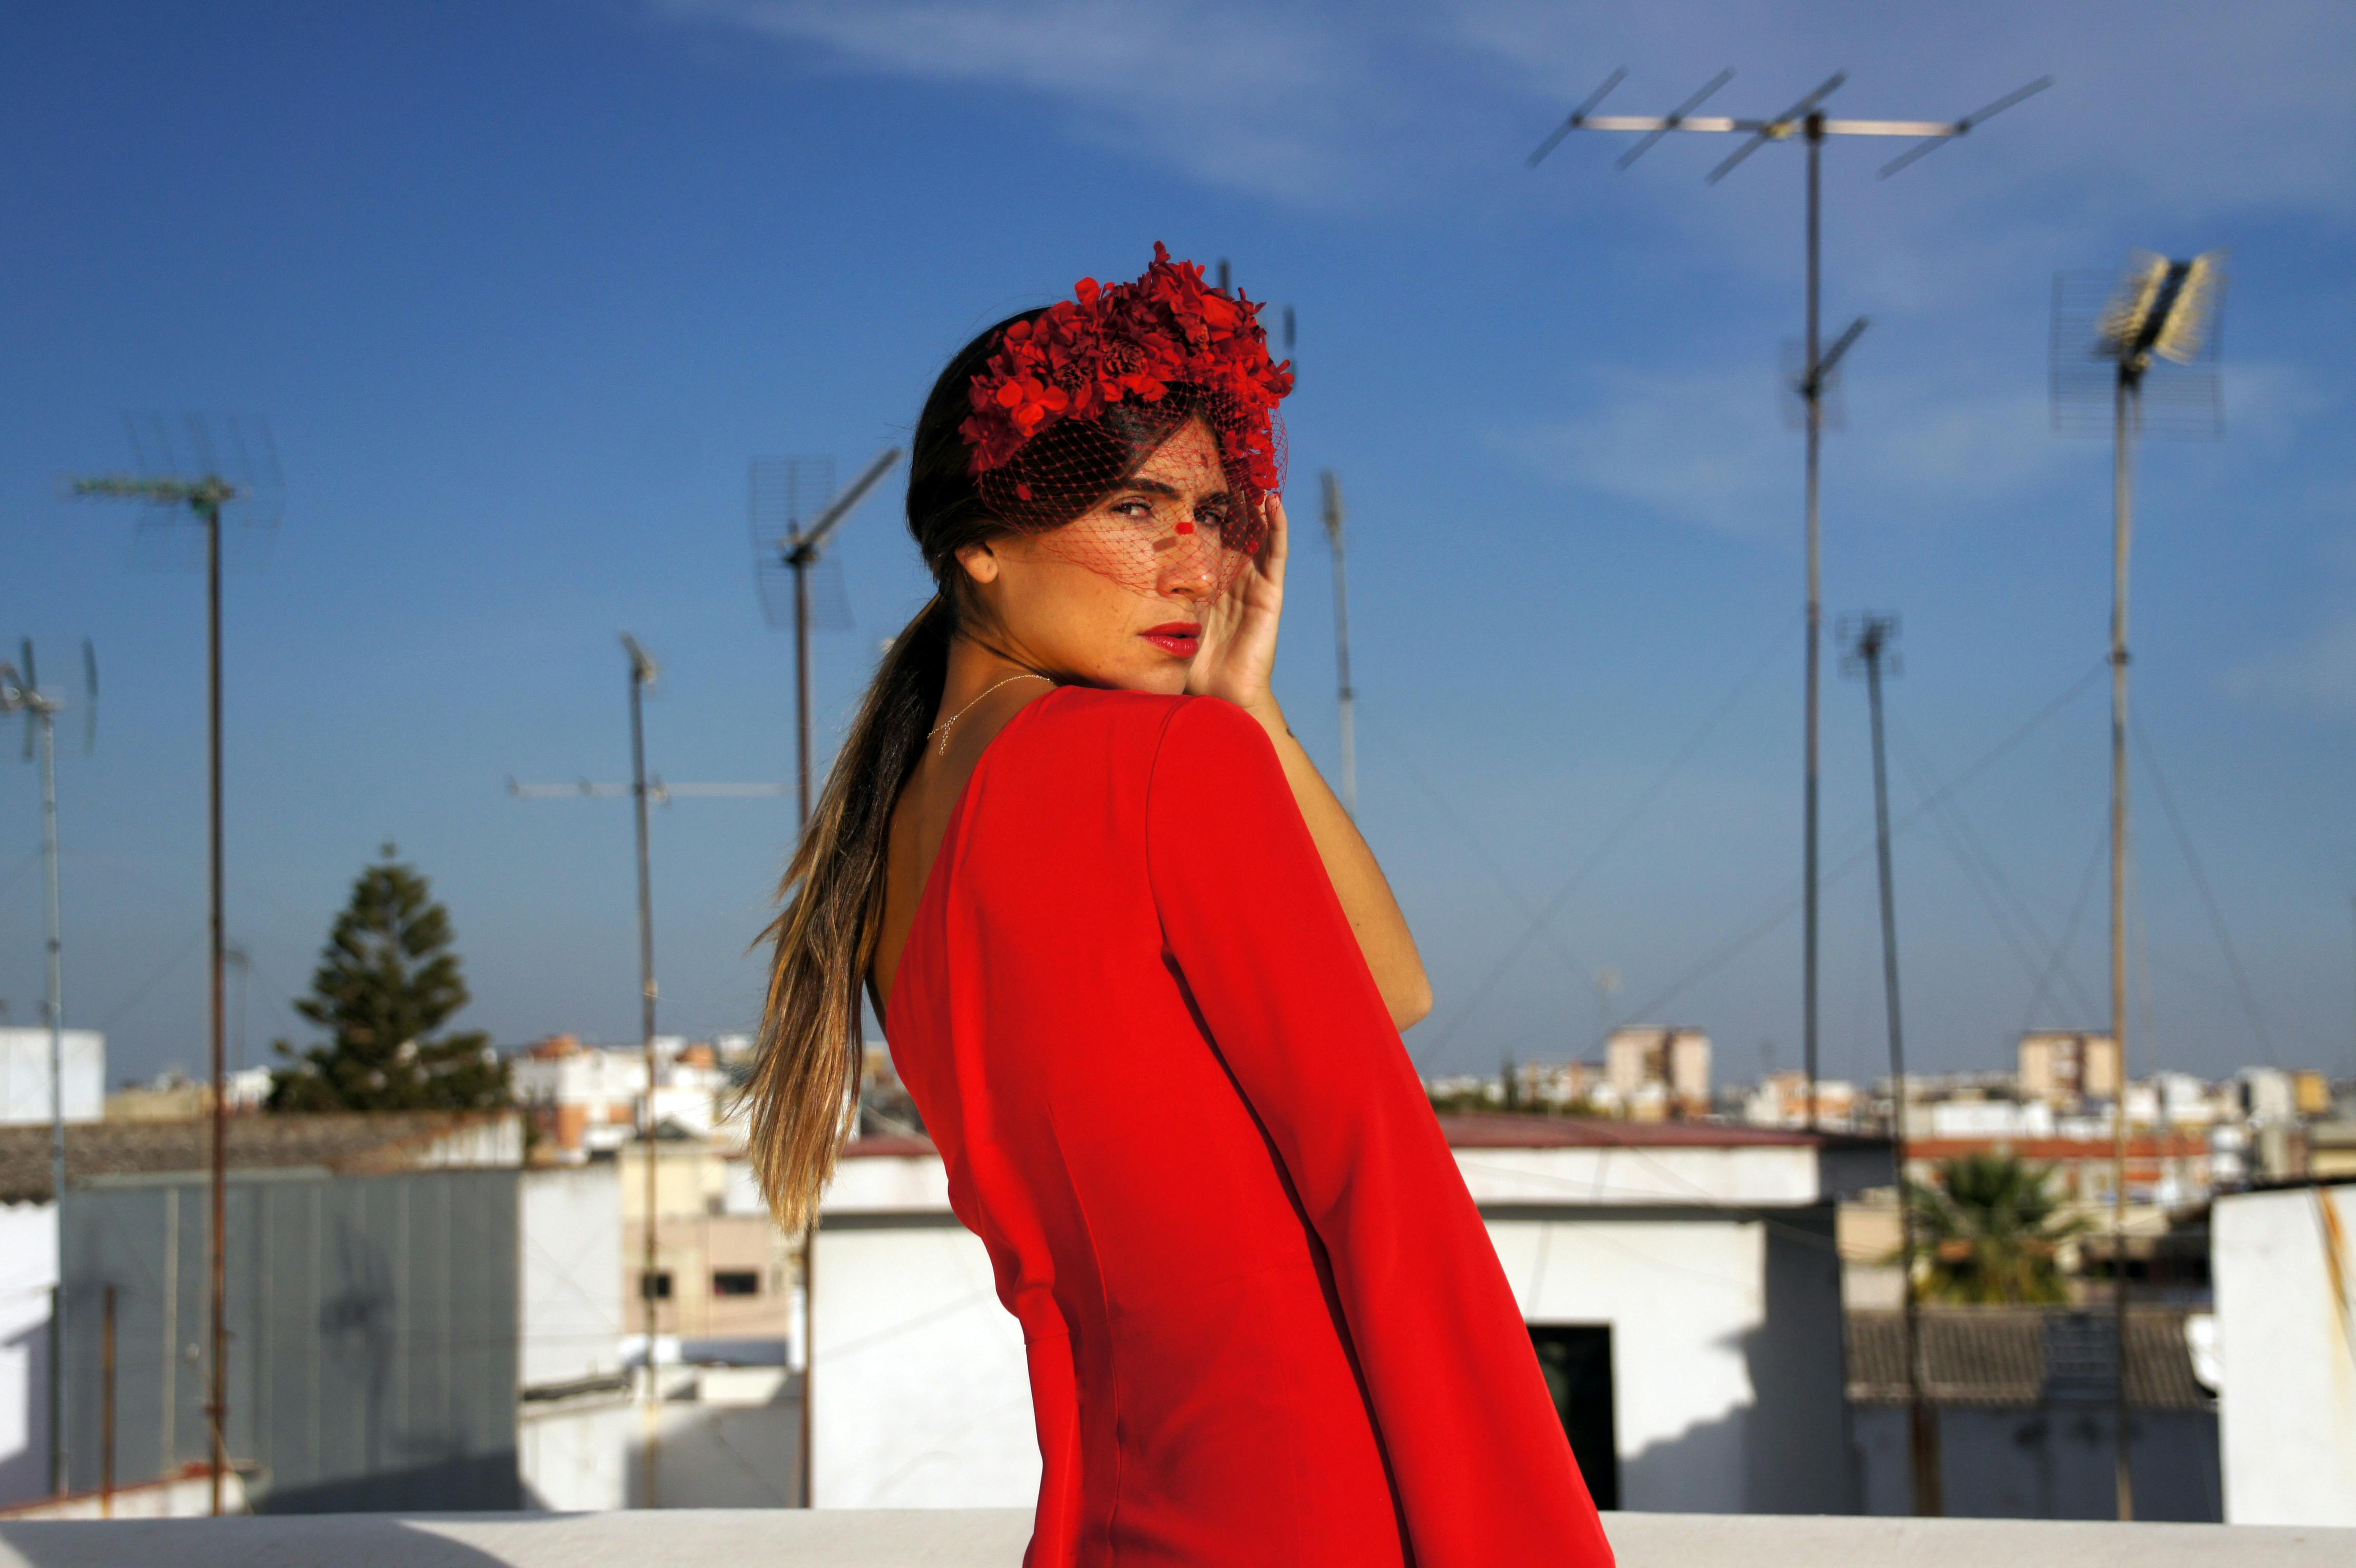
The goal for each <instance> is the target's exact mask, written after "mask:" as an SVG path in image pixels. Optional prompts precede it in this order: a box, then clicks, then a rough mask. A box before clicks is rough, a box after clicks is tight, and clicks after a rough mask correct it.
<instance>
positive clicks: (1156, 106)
mask: <svg viewBox="0 0 2356 1568" xmlns="http://www.w3.org/2000/svg"><path fill="white" fill-rule="evenodd" d="M653 3H654V5H655V6H656V8H657V9H658V10H659V12H661V13H663V14H665V15H668V16H672V17H675V18H678V19H680V20H685V21H699V22H704V23H711V24H718V25H722V26H732V27H741V28H744V29H746V30H748V31H751V32H754V33H756V34H759V35H761V36H764V37H766V38H771V39H773V40H775V41H776V42H777V43H779V44H781V45H787V46H798V47H799V48H801V49H803V50H804V51H808V52H815V54H816V55H817V57H818V58H819V59H822V60H825V61H826V62H828V63H829V64H830V65H831V66H832V67H834V68H835V69H840V70H862V71H868V72H873V73H876V74H881V75H886V76H897V77H903V78H908V79H912V80H916V81H956V82H967V83H974V84H979V85H984V86H997V87H1002V88H1010V89H1013V90H1016V91H1027V92H1031V93H1033V94H1036V95H1037V96H1039V97H1041V98H1043V99H1045V100H1046V101H1048V102H1053V103H1055V104H1057V105H1060V106H1061V107H1063V108H1065V109H1066V110H1067V111H1069V112H1070V119H1069V125H1070V131H1071V134H1073V135H1074V137H1075V138H1076V139H1078V140H1082V141H1090V142H1097V143H1110V144H1113V145H1125V146H1126V147H1127V148H1128V149H1129V150H1130V151H1133V152H1136V153H1139V154H1141V155H1142V156H1146V157H1148V158H1151V159H1153V160H1155V161H1159V162H1163V163H1166V164H1169V165H1172V166H1175V167H1176V168H1177V169H1179V170H1180V171H1181V172H1182V173H1184V174H1186V175H1188V176H1190V177H1194V178H1196V179H1198V180H1201V181H1203V182H1204V183H1206V184H1210V185H1216V186H1228V187H1240V188H1246V189H1248V190H1252V191H1255V192H1257V193H1258V194H1261V195H1266V196H1273V197H1279V198H1290V199H1314V198H1318V197H1322V196H1327V195H1331V194H1333V193H1334V192H1335V191H1336V190H1337V189H1340V188H1344V187H1348V186H1355V185H1358V184H1362V183H1364V180H1365V176H1366V174H1367V173H1368V171H1367V170H1365V168H1363V167H1362V166H1359V165H1358V164H1357V162H1356V160H1355V158H1354V156H1353V149H1352V146H1351V137H1350V134H1349V128H1348V124H1347V119H1348V115H1349V113H1350V112H1351V106H1353V105H1361V104H1364V103H1366V102H1379V99H1378V98H1377V97H1376V96H1375V95H1372V94H1365V95H1362V93H1361V92H1360V91H1359V90H1358V89H1359V86H1360V84H1361V82H1362V79H1363V77H1364V75H1365V70H1366V62H1365V59H1363V57H1362V56H1361V54H1360V52H1359V50H1358V49H1357V48H1355V46H1354V45H1353V43H1352V42H1351V41H1350V35H1349V34H1348V33H1346V32H1345V31H1344V30H1343V29H1340V28H1337V27H1331V26H1329V25H1326V24H1325V23H1323V22H1322V21H1320V20H1319V19H1318V18H1316V17H1315V16H1312V15H1306V14H1300V13H1298V12H1290V13H1289V12H1288V11H1287V10H1286V9H1285V8H1284V7H1281V6H1276V5H1228V4H1221V3H1219V0H1164V3H1163V4H1160V5H1129V4H1105V3H1101V0H857V3H854V4H841V3H831V4H830V3H828V0H653ZM983 134H987V132H986V131H985V132H984V133H983Z"/></svg>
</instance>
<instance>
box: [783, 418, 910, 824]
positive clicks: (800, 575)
mask: <svg viewBox="0 0 2356 1568" xmlns="http://www.w3.org/2000/svg"><path fill="white" fill-rule="evenodd" d="M899 460H900V449H899V448H898V447H897V446H894V447H891V448H889V449H888V450H886V451H885V452H884V453H883V456H880V457H878V458H876V459H875V461H873V463H870V464H869V465H868V466H867V471H866V472H864V473H862V474H861V475H860V476H859V478H856V479H853V480H852V481H851V488H850V489H847V490H845V491H843V492H842V494H841V495H840V496H838V497H836V498H835V499H834V501H833V503H832V504H831V505H830V506H829V507H828V508H827V509H826V510H824V511H822V512H820V513H819V515H818V516H817V517H816V518H814V519H812V520H811V521H810V524H809V527H808V528H804V527H802V526H801V525H800V524H799V523H798V522H797V523H794V524H792V525H790V526H789V527H788V529H787V532H786V534H785V536H784V537H783V538H781V539H779V540H778V541H776V545H775V549H776V556H777V560H778V562H779V564H782V565H783V566H784V567H785V568H786V570H787V571H788V572H791V573H792V574H793V578H794V778H795V782H796V794H795V812H796V815H795V822H796V823H797V825H798V827H800V828H805V829H806V828H808V827H809V816H810V806H811V803H812V800H813V797H812V795H811V793H810V646H809V636H810V626H811V619H812V618H811V614H810V593H809V572H810V568H811V567H813V566H815V565H817V564H818V562H819V553H821V552H822V551H824V550H825V548H826V542H827V540H828V538H829V536H830V535H831V534H832V533H833V532H834V531H835V530H836V529H837V528H839V527H841V525H842V521H843V520H844V519H845V518H848V517H849V516H850V515H851V513H852V512H853V511H854V510H858V506H859V503H860V502H861V501H862V500H864V499H867V492H868V491H869V490H872V489H874V488H875V483H876V481H877V480H879V479H881V478H883V476H884V475H885V474H887V473H889V472H891V470H892V465H893V464H894V463H897V462H898V461H899Z"/></svg>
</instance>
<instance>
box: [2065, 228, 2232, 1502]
mask: <svg viewBox="0 0 2356 1568" xmlns="http://www.w3.org/2000/svg"><path fill="white" fill-rule="evenodd" d="M2083 282H2084V279H2083V276H2080V277H2076V278H2073V277H2072V275H2071V274H2063V275H2062V276H2061V278H2060V279H2057V280H2056V287H2055V291H2054V307H2055V308H2054V328H2053V351H2054V362H2053V395H2054V418H2055V423H2056V425H2057V426H2058V427H2060V428H2063V429H2069V428H2072V422H2071V420H2070V417H2069V416H2070V414H2071V413H2072V400H2073V398H2075V399H2077V400H2079V401H2081V402H2083V396H2084V394H2085V393H2086V392H2088V391H2090V390H2092V389H2091V388H2090V387H2089V385H2088V383H2087V381H2086V380H2085V379H2084V377H2083V371H2084V369H2085V368H2086V367H2087V365H2088V363H2089V362H2090V361H2092V362H2096V363H2101V364H2103V365H2105V366H2106V367H2107V368H2108V370H2109V371H2110V374H2109V375H2108V377H2107V378H2106V379H2107V381H2109V385H2108V387H2107V389H2104V390H2107V392H2109V403H2110V430H2109V434H2110V436H2111V648H2110V663H2111V999H2110V1000H2111V1048H2112V1053H2113V1058H2114V1060H2115V1063H2116V1064H2117V1065H2116V1068H2115V1077H2116V1082H2115V1085H2114V1091H2113V1095H2112V1111H2111V1275H2112V1291H2111V1318H2112V1334H2113V1338H2114V1341H2115V1344H2116V1346H2117V1355H2118V1376H2117V1380H2116V1383H2115V1397H2114V1402H2113V1408H2112V1419H2113V1421H2114V1422H2115V1427H2116V1437H2115V1443H2114V1444H2113V1459H2114V1484H2115V1490H2116V1493H2117V1499H2118V1517H2119V1518H2120V1519H2122V1520H2131V1519H2133V1518H2134V1517H2135V1480H2134V1476H2133V1473H2132V1466H2131V1464H2130V1459H2131V1456H2132V1443H2131V1437H2130V1434H2129V1432H2128V1427H2127V1421H2128V1414H2129V1409H2128V1401H2127V1256H2126V1224H2127V1146H2128V1121H2127V1024H2128V1013H2127V880H2128V872H2129V867H2130V857H2131V855H2132V854H2133V845H2132V843H2131V841H2130V837H2129V829H2130V818H2129V815H2128V800H2127V663H2128V650H2127V648H2128V639H2127V566H2128V562H2129V559H2130V556H2131V553H2132V547H2133V543H2134V535H2135V438H2136V436H2137V435H2140V434H2142V433H2143V430H2144V392H2145V379H2146V377H2147V376H2148V375H2149V374H2150V372H2151V370H2152V368H2153V364H2154V362H2155V360H2173V361H2175V362H2176V363H2178V364H2180V365H2190V364H2194V363H2196V362H2199V361H2201V360H2205V359H2207V358H2209V357H2211V354H2212V352H2213V343H2212V338H2211V330H2210V328H2211V322H2212V320H2213V318H2214V317H2215V314H2216V310H2217V306H2218V305H2219V302H2220V297H2221V295H2222V291H2223V288H2224V256H2223V252H2210V253H2208V254H2207V255H2203V256H2199V257H2196V258H2194V259H2193V260H2191V261H2170V260H2169V259H2168V258H2167V257H2165V256H2156V255H2152V254H2150V253H2148V252H2138V253H2137V254H2136V257H2135V258H2134V260H2133V262H2132V263H2130V265H2129V266H2128V269H2127V273H2126V276H2125V277H2124V278H2122V279H2121V280H2120V281H2119V283H2118V285H2116V287H2115V288H2114V289H2113V290H2112V292H2111V294H2110V296H2109V298H2108V300H2107V302H2106V303H2104V306H2103V308H2102V310H2101V313H2100V315H2099V316H2098V317H2095V318H2094V320H2093V321H2092V322H2091V323H2089V322H2086V321H2083V320H2081V319H2079V312H2078V311H2077V310H2076V309H2075V308H2074V307H2073V306H2072V300H2071V295H2072V292H2073V285H2082V284H2083ZM2089 328H2091V331H2090V330H2089ZM2087 338H2091V339H2092V340H2091V342H2089V341H2087V340H2086V339H2087ZM2169 390H2170V393H2171V397H2172V399H2173V401H2174V408H2175V412H2177V413H2178V414H2179V418H2178V419H2177V420H2176V421H2175V422H2174V423H2173V424H2172V426H2171V428H2172V429H2173V430H2174V432H2175V433H2177V434H2200V433H2201V432H2202V431H2203V430H2204V429H2205V430H2208V431H2210V432H2212V433H2213V431H2214V429H2215V428H2216V424H2217V413H2216V410H2217V398H2216V382H2215V378H2214V376H2213V375H2211V376H2209V377H2207V378H2201V377H2190V378H2171V381H2170V387H2169ZM2188 410H2189V411H2190V418H2189V419H2188V418H2185V417H2182V415H2183V414H2184V413H2185V412H2186V411H2188Z"/></svg>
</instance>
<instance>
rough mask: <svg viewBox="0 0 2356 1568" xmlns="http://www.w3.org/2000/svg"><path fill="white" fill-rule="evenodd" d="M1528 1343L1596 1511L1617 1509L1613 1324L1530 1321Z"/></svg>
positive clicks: (1618, 1449) (1617, 1449) (1617, 1451)
mask: <svg viewBox="0 0 2356 1568" xmlns="http://www.w3.org/2000/svg"><path fill="white" fill-rule="evenodd" d="M1529 1329H1530V1343H1531V1344H1532V1345H1533V1346H1535V1347H1536V1348H1537V1353H1538V1366H1539V1368H1540V1369H1542V1370H1543V1371H1544V1372H1545V1373H1546V1381H1547V1392H1548V1393H1549V1394H1552V1395H1553V1396H1554V1408H1555V1413H1556V1414H1558V1415H1559V1416H1560V1417H1561V1418H1562V1429H1563V1431H1564V1433H1565V1434H1568V1435H1569V1438H1570V1452H1571V1455H1572V1456H1573V1457H1575V1458H1576V1459H1578V1461H1579V1473H1580V1477H1583V1478H1584V1479H1585V1480H1586V1482H1587V1492H1588V1495H1589V1496H1590V1497H1591V1498H1594V1499H1595V1506H1596V1507H1597V1508H1600V1509H1616V1508H1618V1507H1619V1506H1620V1443H1619V1438H1618V1434H1617V1423H1615V1422H1614V1420H1613V1418H1612V1326H1611V1325H1610V1324H1608V1323H1533V1324H1531V1325H1530V1326H1529Z"/></svg>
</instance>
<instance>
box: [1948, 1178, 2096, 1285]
mask: <svg viewBox="0 0 2356 1568" xmlns="http://www.w3.org/2000/svg"><path fill="white" fill-rule="evenodd" d="M2052 1175H2053V1172H2052V1167H2051V1166H2050V1165H2029V1164H2027V1163H2025V1162H2023V1161H2021V1160H2019V1159H2018V1158H2015V1157H2014V1156H2013V1155H1997V1154H1987V1155H1958V1156H1956V1157H1955V1158H1954V1159H1948V1160H1942V1161H1940V1162H1939V1165H1938V1167H1937V1171H1936V1173H1935V1176H1934V1179H1933V1181H1932V1182H1931V1183H1930V1184H1927V1185H1926V1184H1923V1183H1921V1182H1911V1181H1910V1182H1908V1183H1907V1184H1906V1201H1907V1203H1908V1204H1909V1205H1910V1206H1911V1207H1912V1209H1913V1211H1914V1226H1915V1233H1916V1234H1917V1235H1918V1236H1920V1237H1921V1238H1922V1254H1921V1255H1922V1260H1923V1267H1922V1279H1921V1281H1920V1282H1919V1288H1920V1289H1921V1291H1922V1299H1923V1300H1925V1301H1941V1302H1951V1303H1961V1304H1967V1305H1983V1306H1986V1305H2003V1304H2008V1303H2020V1304H2046V1303H2054V1302H2060V1301H2063V1300H2065V1299H2067V1293H2066V1291H2065V1290H2064V1288H2063V1283H2062V1277H2061V1262H2060V1261H2059V1254H2060V1251H2061V1243H2063V1242H2064V1241H2066V1240H2069V1239H2070V1238H2072V1237H2073V1236H2076V1235H2078V1234H2080V1233H2081V1232H2083V1230H2085V1229H2086V1221H2085V1220H2084V1219H2082V1218H2077V1217H2071V1216H2064V1215H2062V1214H2061V1212H2060V1209H2061V1203H2060V1201H2059V1200H2058V1199H2056V1198H2055V1197H2053V1195H2052V1192H2051V1177H2052Z"/></svg>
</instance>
